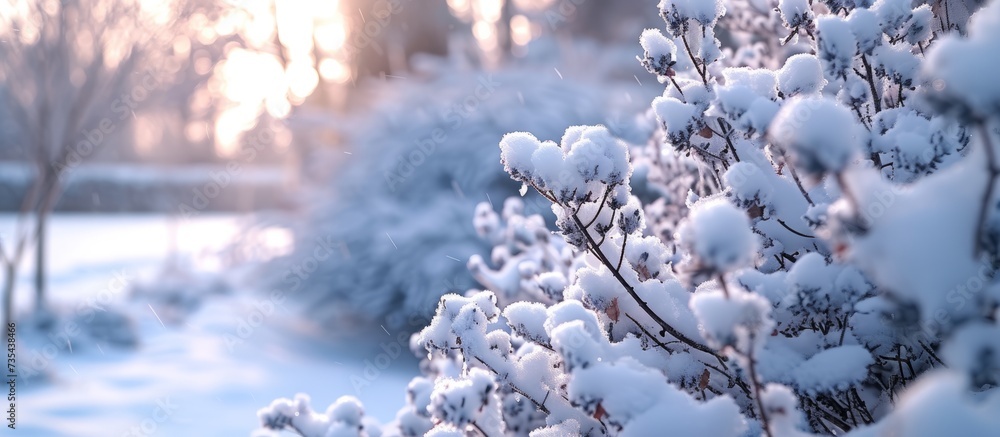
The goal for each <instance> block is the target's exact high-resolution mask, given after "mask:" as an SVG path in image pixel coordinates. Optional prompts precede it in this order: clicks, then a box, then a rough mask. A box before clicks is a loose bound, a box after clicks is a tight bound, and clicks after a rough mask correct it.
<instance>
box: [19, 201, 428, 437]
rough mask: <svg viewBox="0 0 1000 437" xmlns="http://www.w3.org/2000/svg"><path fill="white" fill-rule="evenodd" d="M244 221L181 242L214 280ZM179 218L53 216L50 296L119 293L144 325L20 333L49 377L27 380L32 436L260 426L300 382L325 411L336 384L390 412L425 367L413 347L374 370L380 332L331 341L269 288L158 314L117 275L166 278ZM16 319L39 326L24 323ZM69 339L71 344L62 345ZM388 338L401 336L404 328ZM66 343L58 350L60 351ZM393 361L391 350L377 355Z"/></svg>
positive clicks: (70, 307) (186, 231)
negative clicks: (133, 342)
mask: <svg viewBox="0 0 1000 437" xmlns="http://www.w3.org/2000/svg"><path fill="white" fill-rule="evenodd" d="M245 220H246V218H245V217H239V216H206V217H203V218H199V219H196V220H191V221H186V222H185V221H180V222H178V223H177V225H178V226H177V244H176V245H177V253H178V254H180V255H181V256H182V257H184V258H187V259H190V260H191V261H192V264H193V265H194V266H195V267H197V268H198V269H199V270H201V271H200V274H203V275H206V276H207V277H211V276H212V275H213V272H212V271H213V270H218V269H219V266H220V263H219V261H218V259H217V257H215V256H214V255H213V254H214V253H216V252H217V251H218V250H219V249H220V248H223V247H225V246H226V244H227V242H229V241H230V239H232V238H234V237H238V236H239V232H240V230H241V229H242V228H241V224H242V223H244V222H245ZM13 227H14V218H13V217H12V216H10V215H6V216H0V233H2V234H3V235H9V232H10V230H11V229H13ZM169 228H170V221H169V220H168V219H167V218H166V217H164V216H118V215H116V216H104V215H60V216H56V217H55V218H54V220H53V221H52V228H51V234H50V235H51V236H52V239H51V240H50V246H49V252H50V264H49V265H50V278H51V279H50V285H51V289H50V293H51V298H50V302H52V304H53V306H54V307H56V308H61V309H62V311H63V313H64V314H72V312H73V311H81V310H80V309H79V305H80V302H86V301H87V300H88V299H95V302H102V301H101V300H100V299H102V298H106V297H107V296H109V295H110V296H111V300H112V301H113V303H112V304H111V305H109V306H108V308H112V307H115V308H118V309H120V310H122V311H124V312H125V313H127V314H128V315H129V316H130V317H131V318H132V319H133V321H134V322H135V326H136V331H137V334H138V346H137V347H135V348H134V349H129V348H117V347H114V346H112V345H108V344H104V345H102V344H101V343H100V342H95V341H92V340H85V339H84V337H83V336H82V335H69V336H54V337H52V338H49V339H45V338H43V337H39V336H36V335H31V334H30V333H28V334H27V335H25V336H23V337H22V338H19V344H18V348H19V352H18V363H19V366H20V367H21V368H22V369H29V368H32V369H44V371H45V372H46V373H48V374H49V375H50V378H48V379H47V380H41V379H34V380H27V381H23V382H22V383H21V385H20V386H19V387H18V399H17V428H18V431H19V433H20V434H21V435H32V436H34V435H37V436H61V435H66V436H120V435H144V436H149V435H161V436H179V435H213V436H221V435H250V434H251V433H252V432H253V431H254V429H255V428H256V424H257V419H256V416H255V413H256V410H257V409H258V408H260V407H263V406H265V405H267V404H268V403H269V402H270V401H271V400H272V399H274V398H277V397H281V396H287V397H290V396H292V395H294V394H295V393H297V392H308V393H313V394H315V395H316V396H317V398H315V399H314V404H315V405H316V406H317V408H321V409H322V408H325V406H326V405H328V404H329V403H330V402H332V401H333V400H335V397H336V396H337V394H351V395H355V396H357V397H358V398H359V399H361V400H362V401H364V403H365V405H367V406H368V408H369V409H370V414H373V415H374V416H375V417H377V418H379V419H380V420H382V421H388V420H391V419H392V418H393V415H394V414H395V411H396V409H397V408H398V407H399V406H400V405H401V404H402V402H403V400H402V399H401V398H400V397H401V395H402V393H403V390H402V388H403V387H405V385H406V383H407V382H408V381H409V379H410V378H411V375H410V373H409V372H414V371H415V367H414V366H413V365H412V361H411V360H410V359H409V356H408V355H409V354H408V353H407V352H406V351H405V349H404V350H403V351H402V353H401V354H400V357H399V358H394V359H392V360H390V364H389V366H388V367H387V368H385V369H384V370H383V369H380V368H377V367H373V366H371V365H370V364H371V363H375V361H376V359H377V358H379V356H380V351H381V349H379V347H380V341H379V339H378V337H373V338H374V339H373V340H370V341H363V342H360V343H362V344H347V343H345V342H343V341H340V342H337V341H330V340H328V339H324V335H323V334H321V333H319V331H317V330H315V329H313V328H311V327H309V326H307V325H306V324H304V323H302V322H300V321H298V320H297V318H296V311H295V310H294V309H293V308H291V307H289V306H288V305H284V304H283V305H278V306H276V307H275V310H274V311H273V312H272V311H267V310H266V304H264V302H265V301H266V298H264V299H262V298H261V296H262V295H261V294H259V293H256V294H255V293H253V292H251V291H250V290H246V289H237V290H233V291H231V292H229V293H226V294H214V295H211V296H207V297H205V298H204V299H203V300H202V304H201V305H200V306H199V307H198V309H196V310H195V311H194V312H193V313H191V314H190V315H189V316H187V317H185V318H181V319H178V320H176V321H175V322H173V323H172V322H171V318H169V317H166V316H165V315H164V314H162V313H164V312H165V311H166V310H165V309H163V308H161V309H160V311H159V312H158V313H154V311H156V307H157V305H158V302H157V301H156V300H152V301H151V300H148V299H144V298H133V297H130V296H129V292H128V291H127V290H125V289H123V288H122V287H121V286H120V285H119V284H120V283H121V282H122V279H121V278H126V279H125V280H124V281H125V282H126V283H128V284H129V285H130V286H131V285H136V284H143V283H146V284H148V283H149V281H151V280H153V279H154V278H156V277H157V274H158V272H160V271H161V269H162V268H163V266H164V260H165V259H166V258H167V256H168V254H169V253H170V249H169V247H170V243H169V241H170V238H169V235H170V231H169ZM27 264H29V265H26V266H24V267H25V268H24V269H23V270H22V272H21V274H20V277H19V293H20V294H19V295H18V299H17V301H18V303H19V304H18V307H20V309H21V310H22V311H27V310H28V308H29V307H30V303H31V293H32V287H31V282H30V279H31V270H29V268H30V263H27ZM240 288H247V287H240ZM102 296H103V297H102ZM262 305H264V306H262ZM262 308H263V310H262ZM265 313H268V314H265ZM161 316H163V317H161ZM161 319H162V320H163V321H162V322H161ZM248 328H249V329H248ZM18 329H19V331H20V332H24V331H28V330H29V328H28V327H26V326H23V324H22V326H19V327H18ZM379 334H380V335H382V336H385V335H386V334H385V333H381V332H380V333H379ZM67 338H68V339H69V343H70V345H69V346H71V347H69V346H64V345H63V344H62V343H66V339H67ZM383 338H384V339H385V341H387V342H395V340H394V339H395V338H396V335H395V333H393V335H392V337H388V336H386V337H383ZM55 344H58V346H59V347H60V349H59V350H57V351H56V352H55V353H53V351H54V350H55V347H53V345H55ZM46 348H47V349H46ZM46 355H47V356H48V357H50V359H46ZM366 360H367V361H366ZM385 362H386V360H385V356H384V355H383V356H382V358H381V361H379V362H378V364H380V365H383V367H384V363H385ZM366 364H369V367H368V368H367V373H366ZM409 369H413V370H409ZM352 382H353V383H352ZM356 386H357V387H359V388H360V389H356V388H355V387H356ZM324 396H328V397H329V398H327V397H324Z"/></svg>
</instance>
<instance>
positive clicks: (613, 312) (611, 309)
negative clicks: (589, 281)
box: [604, 297, 621, 322]
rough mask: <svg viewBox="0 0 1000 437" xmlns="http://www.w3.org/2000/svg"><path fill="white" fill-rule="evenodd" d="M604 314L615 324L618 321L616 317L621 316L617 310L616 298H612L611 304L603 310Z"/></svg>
mask: <svg viewBox="0 0 1000 437" xmlns="http://www.w3.org/2000/svg"><path fill="white" fill-rule="evenodd" d="M604 313H605V314H607V315H608V317H610V318H611V320H614V321H615V322H617V321H618V316H619V315H621V314H620V312H619V310H618V298H617V297H616V298H614V299H611V304H610V305H608V307H607V308H605V309H604Z"/></svg>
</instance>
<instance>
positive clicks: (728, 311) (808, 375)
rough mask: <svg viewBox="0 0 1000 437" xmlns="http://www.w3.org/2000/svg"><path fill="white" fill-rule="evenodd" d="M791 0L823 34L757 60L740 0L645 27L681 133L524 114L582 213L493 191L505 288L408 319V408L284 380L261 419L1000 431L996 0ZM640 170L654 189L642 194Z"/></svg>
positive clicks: (545, 166) (559, 197)
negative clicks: (381, 406) (552, 223)
mask: <svg viewBox="0 0 1000 437" xmlns="http://www.w3.org/2000/svg"><path fill="white" fill-rule="evenodd" d="M751 3H753V2H751ZM777 6H778V12H779V13H778V14H773V13H767V12H765V13H766V14H770V15H767V17H769V18H768V19H771V20H773V19H780V20H782V23H783V25H784V26H785V27H786V28H788V29H789V31H790V34H789V35H788V36H781V35H777V36H776V35H772V37H777V38H782V40H783V42H791V41H792V40H795V39H802V40H806V41H805V42H802V41H800V42H799V44H804V45H806V46H808V47H809V50H808V51H806V52H803V53H799V54H795V55H794V56H789V57H788V58H787V59H784V60H783V62H777V63H776V64H781V65H782V66H775V67H774V68H746V67H735V66H724V65H723V64H722V62H723V61H722V59H721V58H720V56H721V54H722V53H726V52H727V51H725V50H722V49H721V48H720V47H719V45H720V43H719V41H718V40H717V39H716V38H715V37H714V32H715V31H716V29H715V26H716V24H717V23H722V24H725V23H727V21H725V20H723V21H719V19H720V16H721V15H722V14H724V13H725V8H724V7H723V6H722V5H721V3H720V2H711V1H710V2H695V1H682V0H663V1H661V2H660V4H659V8H660V12H661V14H662V16H663V18H664V20H665V21H666V23H667V26H666V30H667V32H666V33H663V32H661V31H646V32H644V33H643V34H642V44H641V45H642V49H643V54H642V55H641V56H639V61H640V62H641V63H642V64H643V65H645V66H646V67H647V68H648V69H649V70H650V71H651V72H652V73H653V74H657V75H658V76H659V78H660V80H661V82H662V83H665V84H667V87H666V91H665V92H664V94H663V96H662V97H659V98H657V99H656V100H655V101H654V102H653V104H652V113H653V114H652V116H655V118H656V120H657V122H658V123H659V124H660V129H659V131H658V132H657V133H656V134H655V136H654V137H655V138H660V139H662V140H657V141H655V142H654V143H652V144H650V145H648V146H647V147H638V146H629V145H627V144H626V143H624V142H623V141H621V140H619V139H617V138H615V137H613V136H612V135H610V133H609V132H608V130H607V129H605V128H603V127H600V126H590V127H571V128H569V129H568V130H566V132H565V134H564V135H563V136H562V138H561V140H559V141H558V142H554V141H547V140H546V141H543V140H539V139H537V138H536V137H535V136H533V135H531V134H527V133H513V134H509V135H507V136H505V137H504V138H503V140H501V142H500V159H501V162H502V164H503V166H504V169H505V170H506V171H507V172H508V173H509V174H510V175H511V177H512V178H513V179H515V180H516V181H518V182H520V183H521V184H523V186H524V187H525V188H531V189H533V190H534V191H537V192H538V193H539V194H540V195H541V196H543V197H544V198H546V199H548V201H549V202H551V204H552V210H553V212H554V213H555V216H556V227H557V233H558V234H559V235H561V236H562V239H555V238H551V237H550V236H548V235H546V234H545V233H544V232H539V230H540V228H541V223H540V221H541V219H540V218H536V217H531V216H528V217H525V216H524V214H523V213H522V205H521V202H520V201H519V200H518V199H514V200H508V202H507V203H506V204H505V206H504V208H503V212H502V214H501V215H502V216H497V214H496V213H495V212H493V211H492V209H491V208H490V207H489V206H480V207H479V208H478V209H477V214H476V228H477V229H478V230H479V232H480V234H481V235H484V236H487V237H488V238H490V239H491V241H493V242H494V244H495V249H494V251H493V256H492V260H491V264H492V265H493V267H490V266H489V264H488V263H486V262H485V261H484V260H482V259H479V258H475V259H473V260H472V261H470V267H471V268H472V270H473V271H474V272H475V273H476V277H477V278H478V279H479V280H480V281H481V282H482V283H483V285H484V286H485V287H487V290H483V291H480V290H470V291H469V292H467V293H466V294H465V295H458V294H449V295H446V296H444V297H443V298H442V299H441V301H440V303H439V305H438V310H437V314H436V315H435V317H434V319H433V320H432V321H431V323H430V325H429V326H427V327H426V328H424V330H423V331H421V332H420V333H419V334H417V335H415V336H414V337H413V339H412V344H411V346H412V349H414V351H415V352H416V353H418V355H423V354H424V353H426V356H425V357H424V361H423V363H422V364H421V370H422V372H423V376H421V377H418V378H416V379H414V380H413V382H411V384H410V386H409V388H408V390H407V396H406V400H407V404H406V406H404V407H403V409H402V410H400V412H399V414H398V415H397V420H396V421H394V422H392V423H390V424H388V425H386V426H382V427H379V426H376V425H375V424H374V423H371V422H368V423H367V424H365V423H363V422H361V421H360V420H359V419H357V418H352V421H350V422H347V421H343V420H335V419H336V418H335V417H334V416H335V415H333V414H332V413H327V414H326V415H322V414H317V413H314V412H313V411H312V410H310V409H308V408H298V409H297V410H295V411H296V412H297V413H298V414H296V415H294V417H293V416H290V415H289V412H290V411H292V410H293V407H294V406H296V405H300V404H302V402H301V401H289V400H286V399H282V400H277V401H275V402H274V403H273V404H272V405H271V406H270V407H268V408H265V409H263V410H261V411H260V413H259V414H260V417H261V418H262V420H263V423H264V425H265V426H267V427H270V428H273V429H284V428H288V426H286V424H288V423H292V424H295V425H296V427H297V428H296V429H299V430H300V432H301V430H303V429H305V427H304V426H300V425H298V424H297V423H296V422H297V421H307V422H308V424H309V425H310V427H309V429H317V430H318V431H316V432H315V433H303V434H304V435H308V436H313V435H315V436H322V435H340V434H334V432H339V431H341V430H344V429H346V428H345V427H344V426H343V424H345V423H346V424H349V425H353V429H350V430H349V431H350V434H349V435H362V434H364V435H406V436H409V435H422V434H427V435H449V436H451V435H456V436H457V435H470V434H471V435H480V434H481V435H485V436H499V435H528V434H530V435H532V436H550V435H551V436H554V435H691V436H701V435H712V436H743V435H768V436H804V435H813V434H827V435H854V436H869V435H870V436H877V435H906V436H940V435H970V436H989V435H996V432H997V429H998V426H1000V422H998V420H997V416H996V414H995V413H996V412H997V411H1000V410H998V408H1000V391H998V389H997V384H998V382H1000V342H998V340H997V339H998V338H1000V326H998V323H997V316H998V315H1000V314H998V303H1000V287H997V286H996V284H995V282H994V277H995V273H996V270H997V266H998V263H997V261H996V260H997V259H998V256H1000V253H998V251H1000V243H998V241H1000V211H997V209H1000V202H998V201H997V195H996V194H995V192H994V185H995V183H996V178H997V176H998V174H1000V171H998V170H997V169H998V168H1000V167H998V164H997V161H996V157H995V156H994V155H996V154H997V149H996V147H997V142H998V138H997V137H998V136H1000V135H997V127H998V126H1000V120H998V118H1000V86H998V85H997V84H996V82H995V81H993V80H991V79H987V78H990V77H991V74H992V73H991V72H992V71H993V70H994V69H996V68H997V67H1000V3H996V2H994V3H991V4H989V5H986V6H983V7H982V8H981V9H980V10H978V12H975V14H974V15H972V14H970V13H969V12H970V11H974V10H975V9H976V7H977V5H976V4H974V2H967V3H963V2H947V1H945V2H934V3H933V4H931V5H918V6H916V7H913V5H911V2H910V1H909V0H899V1H897V0H878V1H875V2H862V1H854V2H852V1H826V2H822V3H821V2H813V3H810V2H807V1H805V0H802V1H793V0H787V1H786V0H782V1H780V2H777ZM738 12H741V13H742V14H743V15H746V14H747V11H745V10H742V11H738ZM970 15H971V18H970ZM873 25H874V26H877V27H876V28H875V29H874V30H873V28H872V26H873ZM654 32H658V33H659V35H656V34H654ZM773 54H774V53H773ZM768 63H769V62H761V63H760V65H767V64H768ZM633 184H636V186H639V185H643V184H644V188H643V190H644V191H645V194H644V196H649V195H651V194H650V193H653V194H652V196H653V197H656V199H655V200H652V201H647V202H646V205H645V207H642V206H641V205H640V201H639V200H638V198H637V196H636V195H635V194H633ZM345 402H355V401H352V400H348V399H342V400H341V401H338V403H337V404H335V405H339V404H341V403H345ZM355 404H356V403H355ZM331 409H335V408H333V407H331ZM331 422H332V424H330V425H327V424H328V423H331Z"/></svg>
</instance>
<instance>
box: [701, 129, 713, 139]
mask: <svg viewBox="0 0 1000 437" xmlns="http://www.w3.org/2000/svg"><path fill="white" fill-rule="evenodd" d="M698 135H701V136H702V138H712V129H711V128H709V127H708V126H705V127H703V128H701V130H700V131H698Z"/></svg>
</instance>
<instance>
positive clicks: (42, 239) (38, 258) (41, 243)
mask: <svg viewBox="0 0 1000 437" xmlns="http://www.w3.org/2000/svg"><path fill="white" fill-rule="evenodd" d="M35 219H36V220H37V222H36V223H35V226H36V227H37V228H36V231H37V235H36V236H35V312H37V313H41V312H42V311H43V310H44V309H45V286H46V284H45V258H46V252H45V243H46V240H47V238H46V236H47V225H48V214H47V213H46V211H45V210H42V211H38V215H37V216H36V218H35Z"/></svg>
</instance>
